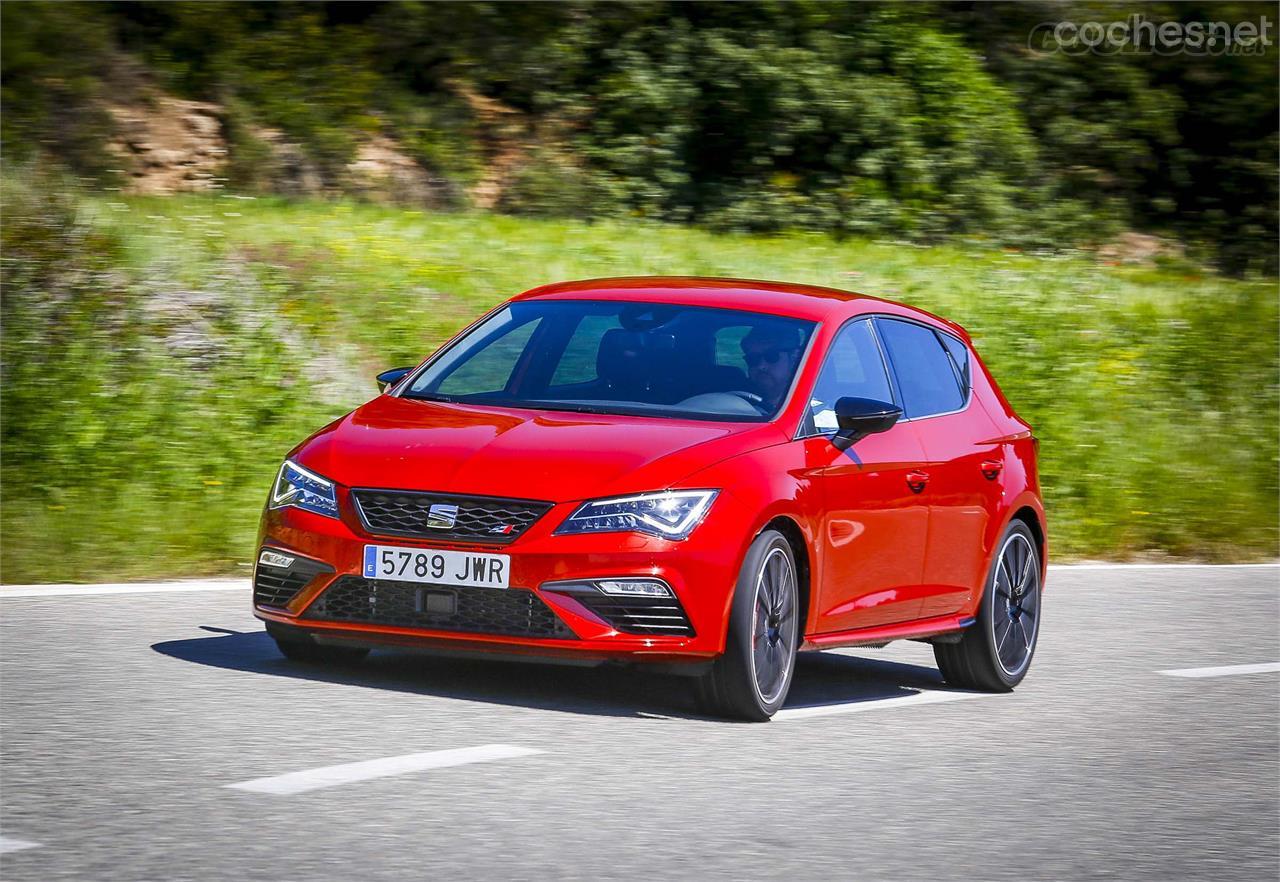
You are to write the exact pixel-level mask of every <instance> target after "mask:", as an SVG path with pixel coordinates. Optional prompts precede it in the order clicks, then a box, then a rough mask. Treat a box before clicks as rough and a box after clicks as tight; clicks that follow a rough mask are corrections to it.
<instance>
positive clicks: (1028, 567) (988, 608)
mask: <svg viewBox="0 0 1280 882" xmlns="http://www.w3.org/2000/svg"><path fill="white" fill-rule="evenodd" d="M1040 590H1041V586H1040V553H1039V552H1038V551H1037V550H1036V541H1035V537H1034V536H1032V535H1031V530H1030V529H1028V528H1027V525H1026V524H1024V523H1022V521H1014V522H1013V523H1012V524H1010V525H1009V527H1008V529H1006V530H1005V532H1004V536H1003V537H1002V538H1001V540H1000V545H999V546H998V550H997V552H996V555H995V558H994V560H993V563H992V565H991V573H990V574H989V575H988V576H987V584H986V590H985V591H984V592H983V597H982V604H981V606H980V607H979V610H978V620H977V621H976V622H974V624H972V625H971V626H969V628H968V630H966V631H965V633H964V636H963V637H962V638H961V639H960V642H958V643H935V644H934V646H933V655H934V658H935V659H937V662H938V669H939V670H940V671H942V676H943V677H944V678H945V679H946V681H947V682H948V683H950V684H951V685H953V686H960V687H963V688H966V689H983V690H986V691H989V692H1008V691H1010V690H1011V689H1013V687H1015V686H1017V685H1018V684H1019V683H1020V682H1022V678H1023V677H1025V676H1026V675H1027V670H1028V669H1029V668H1030V667H1031V658H1032V656H1034V655H1035V651H1036V639H1037V638H1038V637H1039V635H1040Z"/></svg>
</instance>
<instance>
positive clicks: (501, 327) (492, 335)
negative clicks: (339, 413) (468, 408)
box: [403, 300, 814, 421]
mask: <svg viewBox="0 0 1280 882" xmlns="http://www.w3.org/2000/svg"><path fill="white" fill-rule="evenodd" d="M813 327H814V323H813V322H808V321H802V320H800V319H792V318H782V317H779V316H773V315H767V314H764V313H756V312H743V311H740V310H733V309H716V308H712V307H706V306H677V305H671V304H665V303H635V302H630V303H628V302H610V301H586V300H525V301H517V302H515V303H510V304H507V306H505V307H503V308H502V309H501V310H499V311H498V312H496V313H494V314H493V315H491V316H490V317H489V318H487V319H486V320H485V321H483V322H481V323H480V324H479V325H477V326H476V327H475V328H474V329H472V331H471V332H470V333H468V334H467V335H466V336H465V337H463V338H462V339H461V340H459V341H458V342H457V343H455V344H454V345H453V346H451V347H450V348H449V349H448V350H446V351H445V352H444V353H443V354H442V355H440V356H439V357H438V358H436V359H435V360H434V361H432V362H431V364H430V365H428V366H427V368H426V370H425V371H423V373H422V374H421V375H420V376H418V377H417V379H415V380H414V381H413V384H412V385H411V386H410V387H409V388H408V389H407V390H405V392H404V393H403V395H404V397H405V398H422V399H430V400H438V401H461V402H469V403H476V404H493V405H509V406H513V407H529V408H542V409H548V410H574V411H581V412H585V413H640V414H646V415H654V416H673V417H684V418H689V417H693V418H698V419H717V420H747V421H762V420H766V419H769V418H771V417H773V416H774V414H776V413H777V412H778V410H779V409H780V408H781V406H782V404H783V402H784V401H785V400H786V397H787V393H788V392H789V391H790V389H791V384H792V381H793V380H794V378H795V374H796V369H797V367H798V366H799V364H800V359H801V357H802V355H803V353H804V351H805V346H806V344H807V343H808V342H809V336H810V334H811V333H812V332H813Z"/></svg>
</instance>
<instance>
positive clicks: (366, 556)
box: [254, 278, 1046, 720]
mask: <svg viewBox="0 0 1280 882" xmlns="http://www.w3.org/2000/svg"><path fill="white" fill-rule="evenodd" d="M378 380H379V383H380V384H381V385H382V387H383V391H382V394H381V395H380V396H379V397H377V398H375V399H374V400H372V401H370V402H369V403H367V404H365V405H363V406H362V407H359V408H357V409H356V410H355V411H353V412H352V413H350V414H348V415H347V416H345V417H343V418H342V419H339V420H337V421H336V422H334V423H332V424H330V425H328V426H326V427H325V428H323V429H321V430H320V431H318V432H316V433H315V434H314V435H312V436H311V437H310V438H308V439H307V440H306V441H304V442H303V443H302V444H300V445H298V446H297V447H296V448H294V450H293V451H292V452H291V453H290V454H289V456H288V459H286V461H285V462H284V464H283V465H282V467H281V469H280V473H279V477H278V478H277V481H276V484H275V487H274V489H273V491H272V493H271V497H270V500H269V501H268V503H267V508H266V511H265V513H264V514H263V518H262V527H261V534H260V542H259V549H258V552H259V553H258V558H257V566H256V569H255V572H254V610H255V613H256V615H257V616H258V617H259V618H260V619H263V620H264V621H265V622H266V626H267V630H268V632H269V633H270V634H271V636H272V637H274V638H275V640H276V641H277V642H278V644H279V646H280V649H281V651H282V652H283V653H284V654H285V655H286V656H288V657H289V658H293V659H300V660H306V661H354V660H357V659H359V658H360V657H362V656H363V655H364V654H365V653H367V652H368V650H369V648H371V647H377V646H407V647H416V648H425V649H431V650H446V651H449V650H454V651H456V650H461V651H477V652H481V653H490V654H493V653H504V654H516V655H523V656H529V657H533V658H541V659H559V660H567V661H570V662H578V663H585V664H597V663H601V662H605V661H625V662H646V663H652V664H656V665H660V666H662V667H663V668H664V669H665V670H667V671H674V672H683V673H687V674H690V675H692V676H694V677H696V678H697V679H696V683H697V691H698V694H699V696H700V698H701V700H702V703H703V706H704V707H705V708H706V709H707V710H708V711H710V712H713V713H718V714H724V715H727V716H735V717H743V718H747V719H752V720H767V719H768V718H769V717H770V716H772V715H773V713H774V712H775V711H777V710H778V708H779V707H781V706H782V703H783V701H784V700H785V699H786V696H787V690H788V689H789V687H790V684H791V678H792V674H793V672H794V670H795V657H796V652H797V651H799V650H817V649H824V648H829V647H837V646H859V645H879V644H884V643H886V642H888V641H890V640H898V639H904V638H905V639H914V640H923V641H927V642H929V643H932V644H933V647H934V653H935V655H936V657H937V662H938V666H939V668H940V669H941V671H942V673H943V675H944V677H945V678H946V680H947V681H948V682H950V683H952V684H954V685H956V686H962V687H968V688H977V689H984V690H997V691H1001V690H1008V689H1012V688H1013V687H1014V686H1015V685H1016V684H1017V683H1018V682H1019V681H1020V680H1021V679H1022V678H1023V676H1024V675H1025V674H1026V672H1027V668H1028V667H1029V665H1030V664H1031V658H1032V655H1033V654H1034V652H1035V647H1036V637H1037V634H1038V633H1039V628H1040V599H1041V586H1042V585H1043V581H1044V567H1045V559H1046V555H1045V527H1044V509H1043V506H1042V504H1041V500H1040V490H1039V484H1038V479H1037V476H1036V441H1035V439H1034V438H1033V437H1032V434H1031V429H1030V427H1029V426H1028V425H1027V424H1026V423H1025V422H1023V421H1022V420H1021V419H1020V418H1019V417H1018V416H1017V414H1015V413H1014V411H1013V408H1011V407H1010V406H1009V403H1008V402H1007V401H1006V400H1005V399H1004V396H1003V395H1002V394H1001V393H1000V390H999V388H998V387H997V386H996V383H995V381H994V380H993V379H992V378H991V375H990V374H989V373H988V372H987V370H986V368H985V367H984V366H983V364H982V362H981V360H980V359H979V358H978V356H977V353H975V352H974V350H973V346H972V344H971V342H970V340H969V337H968V335H967V334H966V333H965V331H964V330H963V329H962V328H960V327H958V326H957V325H955V324H953V323H951V322H948V321H946V320H944V319H940V318H938V317H936V316H933V315H930V314H928V313H926V312H922V311H921V310H918V309H913V308H911V307H908V306H903V305H901V304H897V303H892V302H889V301H885V300H878V299H875V298H872V297H864V296H862V295H859V294H852V293H849V292H846V291H837V290H832V289H827V288H818V287H812V286H804V285H789V284H781V283H776V282H748V281H736V280H728V279H693V278H629V279H605V280H598V281H589V282H569V283H564V284H556V285H548V286H545V287H542V288H536V289H534V290H532V291H529V292H526V293H524V294H521V295H519V296H518V297H515V298H513V299H511V300H509V301H507V302H506V303H503V304H502V305H500V306H498V307H497V308H496V309H494V310H493V311H492V312H490V313H488V314H487V315H485V316H483V317H482V318H481V319H479V320H478V321H476V322H475V323H474V324H472V325H471V326H470V327H468V328H466V329H465V330H464V331H462V332H461V333H459V334H458V335H457V336H456V337H454V338H453V339H452V340H450V341H449V342H448V343H446V344H445V345H444V346H443V347H441V349H440V350H439V351H438V352H436V353H435V354H434V355H432V356H431V357H430V358H428V359H427V360H426V361H425V362H423V363H422V364H421V365H419V366H418V367H416V368H403V369H397V370H392V371H387V372H386V373H384V374H382V375H380V376H379V378H378Z"/></svg>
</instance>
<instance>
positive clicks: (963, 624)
mask: <svg viewBox="0 0 1280 882" xmlns="http://www.w3.org/2000/svg"><path fill="white" fill-rule="evenodd" d="M974 621H975V619H974V617H973V616H938V617H936V618H932V619H918V620H916V621H914V622H895V623H894V624H892V625H876V626H875V627H872V628H855V629H854V630H852V631H835V632H832V633H830V634H811V635H809V636H808V637H806V638H805V641H804V644H803V645H802V646H801V647H800V648H801V649H805V650H813V649H835V648H836V647H839V646H868V645H877V644H878V645H880V646H883V645H885V644H886V643H888V642H889V641H891V640H923V641H925V642H928V643H954V642H955V641H957V640H959V639H960V637H961V635H962V634H964V629H965V628H967V627H969V626H970V625H972V624H973V623H974Z"/></svg>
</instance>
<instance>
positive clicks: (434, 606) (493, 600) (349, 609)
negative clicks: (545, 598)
mask: <svg viewBox="0 0 1280 882" xmlns="http://www.w3.org/2000/svg"><path fill="white" fill-rule="evenodd" d="M304 618H308V619H323V620H326V621H331V622H353V623H359V624H367V625H394V626H398V627H401V628H427V629H430V630H432V631H466V632H469V633H474V634H504V635H511V636H516V637H547V638H558V639H573V638H574V637H575V635H574V633H573V632H572V631H570V630H569V628H568V626H567V625H565V623H564V622H562V621H560V618H559V617H558V616H557V615H556V614H555V613H554V612H552V611H551V608H550V607H548V606H547V605H546V604H545V603H543V602H542V599H541V598H539V597H538V596H537V595H536V594H534V593H533V592H532V591H526V590H524V589H521V588H453V587H448V586H445V585H417V584H411V583H405V582H389V581H386V580H382V579H362V578H360V577H359V576H343V577H342V578H341V579H338V580H337V581H336V582H334V583H333V585H331V586H330V587H329V588H327V589H325V591H324V593H323V594H321V595H320V597H319V599H317V600H316V602H315V603H313V604H311V606H310V607H308V608H307V611H306V613H305V614H304Z"/></svg>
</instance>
